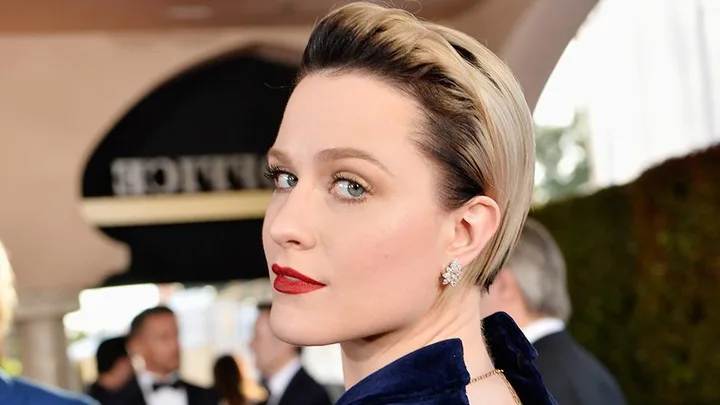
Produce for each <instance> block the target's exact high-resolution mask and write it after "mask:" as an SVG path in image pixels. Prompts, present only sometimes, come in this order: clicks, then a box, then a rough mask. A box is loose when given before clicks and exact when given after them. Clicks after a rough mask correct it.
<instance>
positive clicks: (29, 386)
mask: <svg viewBox="0 0 720 405" xmlns="http://www.w3.org/2000/svg"><path fill="white" fill-rule="evenodd" d="M15 303H16V297H15V287H14V281H13V272H12V268H11V267H10V262H9V261H8V257H7V253H6V252H5V248H4V247H3V245H2V243H0V341H1V340H3V339H4V338H5V335H6V333H7V332H8V330H9V329H10V325H11V323H12V314H13V312H14V307H15ZM0 346H2V345H0ZM0 404H2V405H91V404H95V402H94V401H92V400H91V399H90V398H87V397H84V396H80V395H74V394H71V393H69V392H66V391H62V390H58V389H53V388H49V387H43V386H41V385H39V384H35V383H33V382H31V381H28V380H26V379H24V378H12V377H10V376H9V375H7V374H5V373H4V372H3V371H2V370H0Z"/></svg>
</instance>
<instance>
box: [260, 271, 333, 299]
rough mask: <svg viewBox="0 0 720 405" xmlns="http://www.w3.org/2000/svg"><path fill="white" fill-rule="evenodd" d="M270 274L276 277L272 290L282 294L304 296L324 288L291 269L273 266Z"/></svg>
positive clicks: (322, 285) (319, 283)
mask: <svg viewBox="0 0 720 405" xmlns="http://www.w3.org/2000/svg"><path fill="white" fill-rule="evenodd" d="M272 272H273V273H275V275H276V276H277V277H275V281H274V282H273V288H275V290H277V291H279V292H281V293H283V294H306V293H309V292H313V291H315V290H319V289H321V288H323V287H325V284H323V283H321V282H319V281H316V280H313V279H312V278H310V277H308V276H306V275H304V274H302V273H300V272H299V271H297V270H295V269H293V268H291V267H282V266H280V265H278V264H273V265H272Z"/></svg>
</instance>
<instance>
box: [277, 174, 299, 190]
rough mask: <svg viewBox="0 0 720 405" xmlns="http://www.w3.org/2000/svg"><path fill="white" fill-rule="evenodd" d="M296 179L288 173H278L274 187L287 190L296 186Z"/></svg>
mask: <svg viewBox="0 0 720 405" xmlns="http://www.w3.org/2000/svg"><path fill="white" fill-rule="evenodd" d="M297 182H298V178H297V177H295V176H294V175H292V174H290V173H279V174H278V176H277V178H276V180H275V186H276V187H277V188H281V189H284V190H289V189H291V188H293V187H295V186H296V185H297Z"/></svg>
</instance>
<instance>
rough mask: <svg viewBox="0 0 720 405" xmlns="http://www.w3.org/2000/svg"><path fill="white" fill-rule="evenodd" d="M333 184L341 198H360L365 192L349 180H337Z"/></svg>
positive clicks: (363, 188)
mask: <svg viewBox="0 0 720 405" xmlns="http://www.w3.org/2000/svg"><path fill="white" fill-rule="evenodd" d="M335 184H336V186H337V188H338V191H337V192H338V195H339V196H340V197H342V198H347V199H357V198H362V197H363V196H365V193H366V192H367V190H365V187H363V186H362V185H360V184H358V183H356V182H354V181H351V180H338V181H337V182H336V183H335Z"/></svg>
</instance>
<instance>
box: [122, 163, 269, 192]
mask: <svg viewBox="0 0 720 405" xmlns="http://www.w3.org/2000/svg"><path fill="white" fill-rule="evenodd" d="M265 165H266V161H265V157H264V156H258V155H255V154H250V153H239V154H232V155H198V156H180V157H176V158H171V157H167V156H158V157H151V158H120V159H116V160H114V161H113V162H112V164H111V165H110V171H111V173H112V189H113V193H114V194H115V195H122V196H127V195H148V194H177V193H185V194H192V193H198V192H202V191H227V190H237V189H257V188H267V187H270V186H272V183H270V182H269V181H268V180H267V179H266V178H265V177H264V176H263V172H264V170H265Z"/></svg>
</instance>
